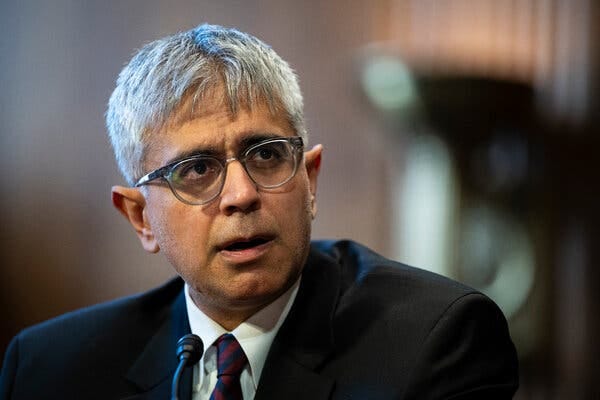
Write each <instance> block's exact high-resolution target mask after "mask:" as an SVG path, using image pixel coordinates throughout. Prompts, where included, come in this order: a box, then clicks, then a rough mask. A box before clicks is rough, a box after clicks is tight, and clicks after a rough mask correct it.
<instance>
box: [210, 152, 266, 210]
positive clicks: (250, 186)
mask: <svg viewBox="0 0 600 400" xmlns="http://www.w3.org/2000/svg"><path fill="white" fill-rule="evenodd" d="M226 168H227V170H226V175H225V182H224V183H223V190H222V191H221V196H220V202H219V208H220V209H221V211H222V212H223V213H225V214H232V213H234V212H236V211H242V212H248V211H252V210H255V209H257V208H258V207H259V205H260V196H259V193H258V188H257V187H256V184H255V183H254V182H253V181H252V179H251V178H250V176H248V173H247V172H246V170H245V169H244V166H243V165H242V164H241V163H240V162H239V161H237V160H233V161H231V162H229V163H228V164H227V166H226Z"/></svg>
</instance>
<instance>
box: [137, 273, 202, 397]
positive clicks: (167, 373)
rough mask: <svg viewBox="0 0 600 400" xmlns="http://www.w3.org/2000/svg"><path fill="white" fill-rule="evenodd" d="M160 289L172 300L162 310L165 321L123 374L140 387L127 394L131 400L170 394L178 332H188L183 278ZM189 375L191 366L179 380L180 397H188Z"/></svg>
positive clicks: (179, 335)
mask: <svg viewBox="0 0 600 400" xmlns="http://www.w3.org/2000/svg"><path fill="white" fill-rule="evenodd" d="M163 290H168V291H169V292H170V293H169V295H172V296H174V297H175V300H174V301H173V302H172V303H171V304H170V305H169V306H168V307H167V308H166V309H165V311H163V312H164V313H165V317H164V321H163V322H162V324H161V325H160V327H159V328H158V330H157V331H156V333H155V334H154V336H153V337H152V338H151V339H150V340H149V341H148V343H147V344H146V346H145V348H144V350H143V351H142V352H141V353H140V355H139V357H138V358H137V359H136V360H135V362H134V363H133V364H132V366H131V367H130V369H129V371H128V372H127V374H126V378H127V379H128V380H130V381H131V382H133V383H134V384H135V385H136V386H138V387H139V388H140V389H141V390H142V391H143V392H142V393H141V394H140V395H137V396H134V397H130V398H128V399H130V400H133V399H148V400H150V399H166V398H170V392H171V379H172V377H173V374H174V372H175V369H176V368H177V357H176V355H175V348H176V344H177V341H178V340H179V338H180V337H181V336H183V335H185V334H187V333H190V326H189V322H188V317H187V311H186V306H185V294H184V291H183V281H182V280H181V279H179V278H177V279H175V280H173V281H171V282H170V283H168V284H167V285H166V286H165V287H164V289H163ZM149 308H152V307H149ZM152 310H153V312H161V311H156V309H155V308H152ZM191 379H192V368H187V369H186V370H185V373H184V376H183V377H182V381H181V384H180V387H181V388H184V390H185V392H186V393H185V395H183V394H182V396H181V398H182V399H187V398H191V397H190V396H191V393H189V392H191Z"/></svg>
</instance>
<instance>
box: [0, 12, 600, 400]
mask: <svg viewBox="0 0 600 400" xmlns="http://www.w3.org/2000/svg"><path fill="white" fill-rule="evenodd" d="M599 3H600V2H596V1H594V0H445V1H444V0H437V1H435V0H372V1H368V2H367V1H359V0H328V1H290V0H254V1H251V0H247V1H241V0H220V1H208V0H205V1H200V0H193V1H192V0H188V1H185V0H180V1H174V0H171V1H159V0H127V1H118V0H114V1H106V0H102V1H100V0H98V1H78V0H53V1H51V2H50V1H48V2H46V1H32V0H19V1H16V0H3V1H2V2H0V54H1V57H0V90H1V96H0V171H2V173H1V174H0V191H1V192H0V194H1V196H0V267H1V269H0V321H1V322H0V328H1V329H0V355H2V354H3V352H4V350H5V348H6V345H7V343H8V341H9V340H10V338H11V337H12V336H13V335H14V334H16V333H17V332H18V331H19V330H20V329H22V328H24V327H26V326H28V325H31V324H33V323H36V322H39V321H42V320H45V319H48V318H50V317H53V316H56V315H58V314H61V313H64V312H65V311H68V310H73V309H75V308H79V307H82V306H86V305H89V304H93V303H97V302H100V301H105V300H109V299H113V298H115V297H118V296H122V295H127V294H131V293H135V292H139V291H143V290H146V289H148V288H151V287H153V286H155V285H158V284H160V283H162V282H164V281H165V280H166V279H168V278H169V277H171V276H173V275H174V272H173V270H172V269H171V268H170V266H169V265H168V263H167V262H166V261H165V260H164V259H163V258H162V256H160V255H149V254H146V253H145V252H144V251H143V250H142V248H141V246H140V245H139V243H138V241H137V238H136V237H135V235H134V234H133V231H132V229H131V228H130V226H129V225H128V224H127V223H126V221H125V220H124V219H122V218H121V217H120V215H118V214H117V212H115V211H114V210H113V209H112V206H111V201H110V187H111V185H113V184H122V183H123V180H122V178H121V177H120V175H119V173H118V171H117V168H116V166H115V163H114V161H113V155H112V152H111V149H110V147H109V144H108V140H107V138H106V133H105V128H104V112H105V109H106V102H107V100H108V97H109V96H110V93H111V92H112V89H113V87H114V81H115V79H116V76H117V74H118V72H119V71H120V69H121V68H122V66H123V65H124V63H125V62H127V61H128V59H129V57H130V56H131V54H132V53H133V51H134V49H136V48H139V47H140V46H141V45H142V44H144V43H146V42H148V41H150V40H153V39H156V38H159V37H162V36H164V35H166V34H170V33H174V32H176V31H180V30H186V29H189V28H192V27H193V26H195V25H197V24H199V23H202V22H210V23H216V24H222V25H226V26H234V27H237V28H239V29H241V30H244V31H248V32H250V33H252V34H254V35H256V36H258V37H259V38H261V39H263V40H264V41H266V42H267V43H269V44H271V45H272V46H273V47H274V48H275V50H276V51H277V52H278V53H279V54H280V55H281V56H282V57H283V58H285V59H286V60H288V61H289V62H290V64H292V66H293V67H294V68H295V70H296V71H297V72H298V74H299V76H300V80H301V85H302V87H303V90H304V95H305V103H306V117H307V124H308V128H309V134H310V137H311V139H310V140H311V142H312V143H313V144H314V143H323V144H324V146H325V153H324V164H323V168H322V175H321V178H320V182H319V193H318V202H319V216H318V218H317V220H316V221H315V224H314V237H315V238H330V237H336V238H343V237H348V238H353V239H355V240H358V241H361V242H363V243H365V244H367V245H369V246H371V247H372V248H374V249H375V250H377V251H379V252H381V253H382V254H384V255H386V256H389V257H393V258H396V259H398V260H401V261H403V262H405V263H409V264H412V265H416V266H419V267H421V268H425V269H430V270H433V271H436V272H439V273H441V274H444V275H448V276H451V277H453V278H455V279H458V280H461V281H463V282H466V283H468V284H470V285H473V286H475V287H477V288H479V289H481V290H482V291H484V292H485V293H487V294H488V295H489V296H491V297H492V298H494V299H495V300H496V301H497V302H498V304H499V305H500V306H501V308H502V309H503V311H504V313H505V314H506V316H507V318H508V319H509V323H510V328H511V334H512V336H513V339H514V341H515V343H516V345H517V348H518V351H519V355H520V361H521V376H522V377H521V380H522V384H521V388H520V389H519V392H518V394H517V397H516V398H517V399H599V398H600V389H599V388H598V385H597V384H596V382H595V379H594V378H597V377H598V374H599V372H600V361H599V356H600V354H598V353H599V348H600V346H599V345H598V339H597V338H598V337H599V336H600V318H599V317H598V316H599V315H600V313H599V311H600V310H599V308H600V306H599V304H600V303H599V301H598V300H599V295H598V293H600V276H599V275H600V273H599V270H598V268H597V265H598V261H599V258H600V250H599V249H600V243H599V242H600V236H599V230H600V221H599V220H600V212H599V207H598V204H600V187H599V186H600V182H599V178H598V176H599V172H600V168H599V163H600V162H599V161H598V160H599V157H598V156H597V155H596V152H597V149H599V144H600V140H599V137H600V136H599V135H598V128H597V126H598V122H599V119H600V118H599V115H600V113H599V100H598V92H599V90H600V83H599V82H600V69H599V64H600V62H599V60H600V45H599V44H598V38H599V34H600V32H599V27H598V26H599V24H598V21H600V4H599ZM594 132H596V133H594ZM595 266H596V267H595Z"/></svg>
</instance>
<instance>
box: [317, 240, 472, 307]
mask: <svg viewBox="0 0 600 400" xmlns="http://www.w3.org/2000/svg"><path fill="white" fill-rule="evenodd" d="M312 250H313V251H316V252H319V253H321V254H324V255H326V256H327V257H330V258H331V259H332V260H333V261H334V263H335V264H337V265H339V267H340V272H341V276H342V292H346V291H348V290H353V291H355V290H368V289H376V290H377V292H378V293H382V294H385V295H386V297H389V296H390V295H391V296H392V298H394V297H398V298H399V299H402V298H407V297H408V298H411V299H420V298H422V297H423V300H425V299H429V300H432V299H433V300H435V299H440V300H442V299H443V298H446V299H445V300H446V301H448V300H450V301H451V299H456V298H459V297H462V296H464V295H467V294H475V293H479V292H478V291H477V290H475V289H473V288H471V287H469V286H466V285H464V284H461V283H459V282H457V281H455V280H452V279H450V278H447V277H444V276H441V275H438V274H435V273H433V272H430V271H426V270H423V269H419V268H415V267H412V266H409V265H406V264H403V263H400V262H396V261H393V260H390V259H388V258H385V257H383V256H381V255H380V254H377V253H376V252H374V251H373V250H371V249H369V248H367V247H365V246H363V245H361V244H359V243H357V242H354V241H350V240H338V241H334V240H327V241H324V240H323V241H313V242H312ZM388 300H390V299H389V298H388ZM442 301H443V300H442Z"/></svg>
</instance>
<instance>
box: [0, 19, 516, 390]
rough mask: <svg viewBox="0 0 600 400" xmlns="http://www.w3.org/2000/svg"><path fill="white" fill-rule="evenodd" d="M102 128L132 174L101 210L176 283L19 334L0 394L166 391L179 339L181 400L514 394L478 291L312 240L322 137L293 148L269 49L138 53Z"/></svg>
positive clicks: (296, 105)
mask: <svg viewBox="0 0 600 400" xmlns="http://www.w3.org/2000/svg"><path fill="white" fill-rule="evenodd" d="M107 126H108V131H109V135H110V138H111V142H112V145H113V147H114V151H115V154H116V158H117V161H118V164H119V167H120V169H121V171H122V173H123V175H124V177H125V179H126V181H127V182H128V184H129V186H127V187H125V186H115V187H113V189H112V196H113V197H112V198H113V203H114V205H115V207H116V208H117V209H118V210H119V211H120V212H121V213H122V215H123V216H124V217H125V218H127V220H128V221H129V222H130V223H131V225H132V227H133V228H134V230H135V232H136V233H137V235H138V237H139V239H140V242H141V244H142V246H143V248H144V249H145V250H146V251H149V252H152V253H157V252H159V251H160V252H162V253H163V254H164V255H165V257H166V258H167V260H168V261H169V262H170V263H171V265H172V266H173V267H174V268H175V270H176V271H177V273H178V275H179V276H180V278H177V279H175V280H173V281H171V282H168V283H167V284H166V285H164V286H162V287H160V288H158V289H155V290H153V291H150V292H148V293H145V294H141V295H138V296H134V297H130V298H127V299H122V300H118V301H115V302H111V303H108V304H103V305H99V306H94V307H91V308H88V309H85V310H81V311H77V312H74V313H70V314H67V315H65V316H62V317H59V318H57V319H54V320H51V321H49V322H46V323H43V324H40V325H38V326H34V327H32V328H29V329H27V330H25V331H24V332H22V333H20V334H19V335H18V336H17V337H16V338H15V339H14V340H13V341H12V343H11V345H10V347H9V350H8V351H7V355H6V358H5V361H4V366H3V370H2V377H1V380H0V399H46V398H47V399H166V398H168V396H169V394H170V392H171V379H172V377H173V374H174V371H175V369H176V366H177V359H176V357H175V347H176V343H177V340H178V339H179V338H180V337H182V336H183V335H185V334H187V333H190V332H192V333H195V334H197V335H198V336H199V337H200V338H201V339H202V341H203V343H204V347H205V348H206V351H205V352H204V354H203V356H202V358H201V359H200V361H199V362H198V363H197V364H196V365H195V366H194V367H193V368H187V369H186V376H185V377H184V380H183V381H182V383H181V388H180V396H181V398H193V399H209V398H210V399H221V398H227V399H234V398H237V399H241V398H243V399H252V398H256V399H311V400H318V399H446V398H447V399H509V398H511V397H512V395H513V393H514V392H515V390H516V387H517V361H516V354H515V350H514V346H513V345H512V342H511V340H510V337H509V335H508V330H507V326H506V321H505V319H504V317H503V316H502V314H501V312H500V311H499V309H498V308H497V307H496V306H495V304H494V303H493V302H492V301H490V300H489V299H488V298H487V297H485V296H483V295H482V294H480V293H478V292H476V291H474V290H472V289H470V288H468V287H465V286H462V285H460V284H458V283H456V282H453V281H450V280H448V279H446V278H443V277H440V276H437V275H434V274H431V273H428V272H425V271H421V270H417V269H414V268H411V267H408V266H405V265H401V264H398V263H394V262H392V261H389V260H386V259H384V258H382V257H381V256H379V255H377V254H375V253H373V252H371V251H370V250H368V249H366V248H365V247H362V246H360V245H359V244H357V243H354V242H351V241H340V242H333V241H332V242H314V243H311V242H310V231H311V221H312V219H313V218H314V217H315V214H316V202H315V195H316V190H317V177H318V173H319V168H320V165H321V153H322V147H321V146H319V145H317V146H314V147H312V148H310V149H308V148H305V146H306V143H307V140H306V131H305V127H304V119H303V105H302V96H301V93H300V89H299V87H298V83H297V79H296V76H295V75H294V73H293V71H292V70H291V69H290V67H289V66H288V64H287V63H286V62H285V61H283V60H282V59H281V58H280V57H279V56H278V55H277V54H276V53H275V52H274V51H273V50H272V49H270V48H269V47H268V46H267V45H265V44H264V43H262V42H260V41H259V40H258V39H256V38H254V37H252V36H249V35H247V34H244V33H241V32H238V31H236V30H232V29H225V28H222V27H218V26H210V25H202V26H199V27H197V28H195V29H193V30H191V31H188V32H183V33H180V34H177V35H174V36H171V37H167V38H165V39H162V40H158V41H155V42H152V43H150V44H148V45H146V46H145V47H144V48H142V49H141V50H140V51H139V52H138V53H137V54H136V55H135V56H134V57H133V59H132V60H131V62H130V63H129V64H128V65H127V66H126V67H125V68H124V70H123V71H122V72H121V74H120V76H119V79H118V81H117V87H116V89H115V91H114V93H113V94H112V96H111V99H110V102H109V107H108V112H107ZM227 356H229V359H226V358H227Z"/></svg>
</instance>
